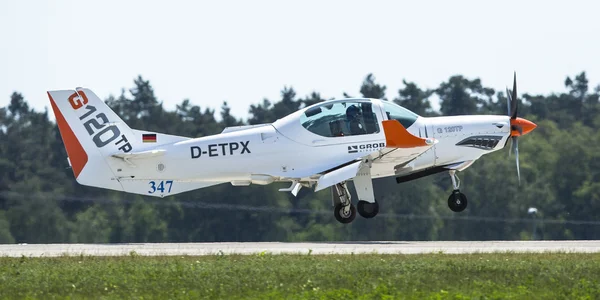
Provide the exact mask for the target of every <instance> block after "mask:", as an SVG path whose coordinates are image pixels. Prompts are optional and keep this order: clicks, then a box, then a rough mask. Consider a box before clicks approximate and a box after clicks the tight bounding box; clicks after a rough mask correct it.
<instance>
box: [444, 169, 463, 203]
mask: <svg viewBox="0 0 600 300" xmlns="http://www.w3.org/2000/svg"><path fill="white" fill-rule="evenodd" d="M449 173H450V178H451V179H452V187H453V188H454V190H453V191H452V194H450V197H448V207H450V210H452V211H453V212H461V211H463V210H465V208H467V196H465V194H463V193H461V192H460V190H459V189H458V188H459V187H460V179H458V176H456V170H450V171H449Z"/></svg>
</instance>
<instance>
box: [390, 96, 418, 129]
mask: <svg viewBox="0 0 600 300" xmlns="http://www.w3.org/2000/svg"><path fill="white" fill-rule="evenodd" d="M383 108H384V109H385V113H386V114H387V117H388V119H389V120H398V122H400V124H402V126H404V128H408V127H410V125H412V124H413V123H414V122H416V121H417V118H418V117H419V115H417V114H415V113H414V112H412V111H410V110H408V109H406V108H404V107H402V106H400V105H397V104H395V103H393V102H389V101H383Z"/></svg>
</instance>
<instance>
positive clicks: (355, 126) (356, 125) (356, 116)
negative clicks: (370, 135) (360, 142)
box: [346, 105, 366, 135]
mask: <svg viewBox="0 0 600 300" xmlns="http://www.w3.org/2000/svg"><path fill="white" fill-rule="evenodd" d="M346 119H347V121H348V127H349V128H350V134H351V135H360V134H365V133H366V131H365V129H364V128H363V125H362V123H361V122H360V119H361V117H360V108H358V107H357V106H355V105H350V106H349V107H348V108H347V109H346Z"/></svg>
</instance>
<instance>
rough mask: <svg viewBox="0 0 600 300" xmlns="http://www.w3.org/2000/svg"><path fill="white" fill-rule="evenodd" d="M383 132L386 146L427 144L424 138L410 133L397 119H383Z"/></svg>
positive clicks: (408, 146) (399, 146) (421, 145)
mask: <svg viewBox="0 0 600 300" xmlns="http://www.w3.org/2000/svg"><path fill="white" fill-rule="evenodd" d="M383 132H384V133H385V141H386V147H389V148H413V147H423V146H428V145H427V140H426V139H424V138H420V137H416V136H414V135H412V134H411V133H410V132H408V131H407V130H406V128H404V126H402V124H400V122H398V121H397V120H385V121H383Z"/></svg>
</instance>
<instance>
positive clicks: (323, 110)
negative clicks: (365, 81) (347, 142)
mask: <svg viewBox="0 0 600 300" xmlns="http://www.w3.org/2000/svg"><path fill="white" fill-rule="evenodd" d="M300 123H302V126H303V127H304V128H306V129H307V130H308V131H310V132H312V133H314V134H318V135H320V136H325V137H341V136H351V135H362V134H373V133H378V132H379V124H378V122H377V116H376V115H375V113H374V112H373V106H372V104H371V103H370V102H337V103H325V104H322V105H319V106H315V107H312V108H310V109H308V110H306V111H305V112H304V114H302V117H300Z"/></svg>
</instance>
